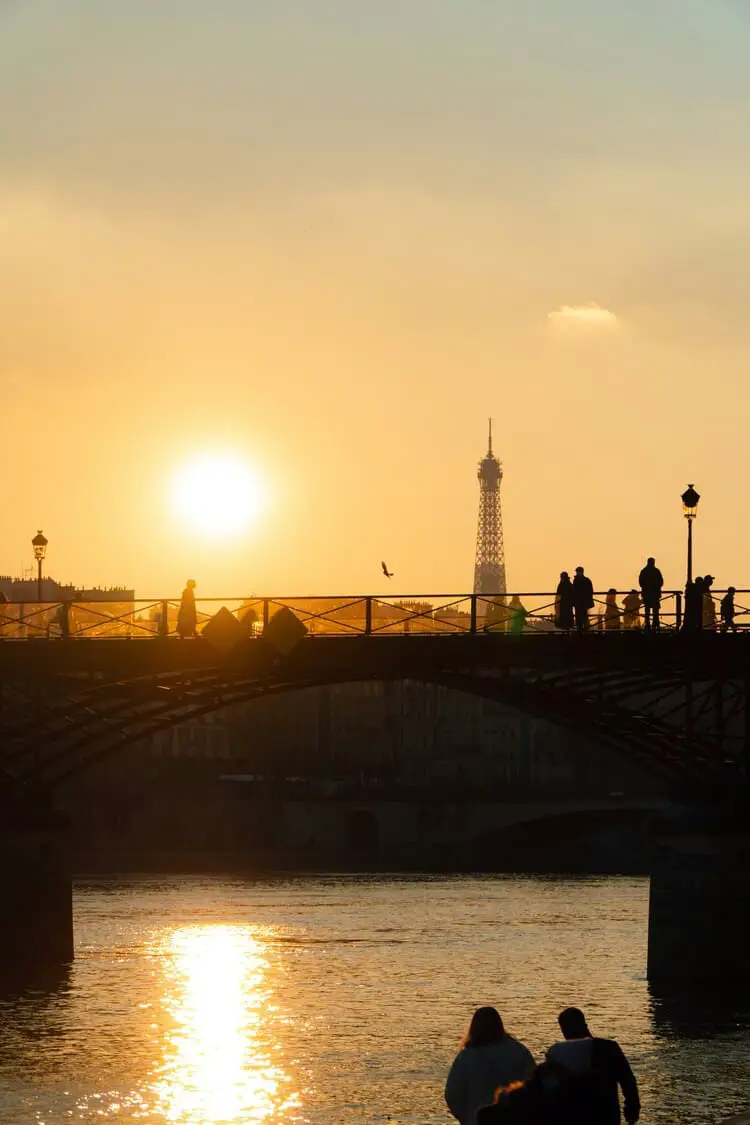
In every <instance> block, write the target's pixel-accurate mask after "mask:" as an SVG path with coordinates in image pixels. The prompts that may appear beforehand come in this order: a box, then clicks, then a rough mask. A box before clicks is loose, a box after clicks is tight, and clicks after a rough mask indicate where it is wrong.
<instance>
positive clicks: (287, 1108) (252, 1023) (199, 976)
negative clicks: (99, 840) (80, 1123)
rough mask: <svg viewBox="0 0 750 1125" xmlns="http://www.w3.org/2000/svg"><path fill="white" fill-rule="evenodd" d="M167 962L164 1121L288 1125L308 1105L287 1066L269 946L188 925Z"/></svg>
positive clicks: (168, 949) (167, 949) (171, 945)
mask: <svg viewBox="0 0 750 1125" xmlns="http://www.w3.org/2000/svg"><path fill="white" fill-rule="evenodd" d="M159 961H160V964H161V965H162V971H163V973H164V1008H165V1016H166V1017H167V1019H166V1026H165V1028H164V1038H163V1044H164V1059H163V1062H162V1065H161V1067H160V1068H159V1074H158V1077H157V1080H156V1082H155V1083H154V1094H155V1097H156V1101H157V1105H158V1107H159V1110H160V1113H161V1116H160V1120H161V1119H162V1118H163V1120H165V1121H170V1122H174V1123H175V1125H177V1123H180V1125H182V1123H185V1125H188V1123H189V1122H198V1121H200V1122H217V1123H218V1122H223V1123H226V1125H229V1123H232V1125H234V1123H237V1125H240V1123H242V1125H246V1123H249V1122H256V1123H260V1122H271V1121H288V1120H289V1119H290V1118H289V1117H288V1116H287V1113H290V1112H291V1111H292V1110H293V1109H294V1108H295V1107H296V1106H299V1104H300V1099H299V1096H298V1094H297V1093H296V1091H295V1090H294V1088H293V1086H292V1085H291V1082H290V1079H289V1078H288V1076H287V1075H286V1074H285V1073H284V1071H283V1070H282V1069H281V1067H280V1066H279V1061H278V1060H279V1055H278V1053H277V1050H276V1048H277V1040H276V1038H275V1034H274V1026H275V1013H276V1009H275V1006H274V1004H273V996H272V969H271V966H270V965H269V963H268V961H267V960H266V958H265V956H264V951H263V947H262V945H261V944H260V943H259V942H258V941H256V940H255V939H254V938H253V937H252V935H251V934H250V933H249V932H248V930H247V928H245V927H238V926H221V925H208V926H188V927H184V928H181V929H179V930H176V931H175V932H174V933H173V935H172V937H171V940H167V941H166V942H165V944H164V946H163V947H162V949H160V950H159ZM274 1055H275V1058H274V1057H273V1056H274Z"/></svg>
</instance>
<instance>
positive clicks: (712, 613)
mask: <svg viewBox="0 0 750 1125" xmlns="http://www.w3.org/2000/svg"><path fill="white" fill-rule="evenodd" d="M713 581H714V576H713V574H707V575H706V576H705V578H704V579H703V628H704V629H710V630H711V631H712V632H713V631H714V630H715V629H716V606H715V605H714V596H713V594H712V593H711V586H712V585H713Z"/></svg>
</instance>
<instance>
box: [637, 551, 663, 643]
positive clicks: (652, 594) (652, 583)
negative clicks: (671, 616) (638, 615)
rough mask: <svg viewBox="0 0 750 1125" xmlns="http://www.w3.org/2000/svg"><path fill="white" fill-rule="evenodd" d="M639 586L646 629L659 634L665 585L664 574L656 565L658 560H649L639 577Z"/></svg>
mask: <svg viewBox="0 0 750 1125" xmlns="http://www.w3.org/2000/svg"><path fill="white" fill-rule="evenodd" d="M638 584H639V586H640V587H641V597H642V598H643V609H644V614H645V617H646V624H645V629H646V632H647V633H648V632H650V631H651V629H653V631H654V632H655V633H658V632H659V628H660V626H659V606H660V605H661V591H662V587H663V585H664V578H663V577H662V573H661V571H660V570H659V568H658V566H657V565H656V559H647V560H646V565H645V566H644V568H643V570H642V571H641V573H640V574H639V575H638Z"/></svg>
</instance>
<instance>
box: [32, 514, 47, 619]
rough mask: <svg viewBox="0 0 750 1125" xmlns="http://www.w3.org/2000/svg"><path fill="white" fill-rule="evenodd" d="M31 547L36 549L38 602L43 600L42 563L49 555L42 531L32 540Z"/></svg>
mask: <svg viewBox="0 0 750 1125" xmlns="http://www.w3.org/2000/svg"><path fill="white" fill-rule="evenodd" d="M31 546H32V547H33V548H34V558H35V559H36V600H37V601H38V602H40V601H41V600H42V563H43V562H44V556H45V555H46V554H47V540H46V539H45V538H44V534H43V533H42V532H41V531H37V533H36V535H35V536H34V538H33V539H32V540H31Z"/></svg>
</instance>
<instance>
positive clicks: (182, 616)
mask: <svg viewBox="0 0 750 1125" xmlns="http://www.w3.org/2000/svg"><path fill="white" fill-rule="evenodd" d="M194 590H195V581H194V579H192V578H188V580H187V585H186V586H185V589H184V590H183V591H182V597H181V598H180V608H179V611H178V613H177V632H178V633H179V635H180V636H181V637H182V639H183V640H184V639H185V637H194V636H195V628H196V625H197V624H198V615H197V613H196V609H195V594H194V593H193V591H194Z"/></svg>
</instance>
